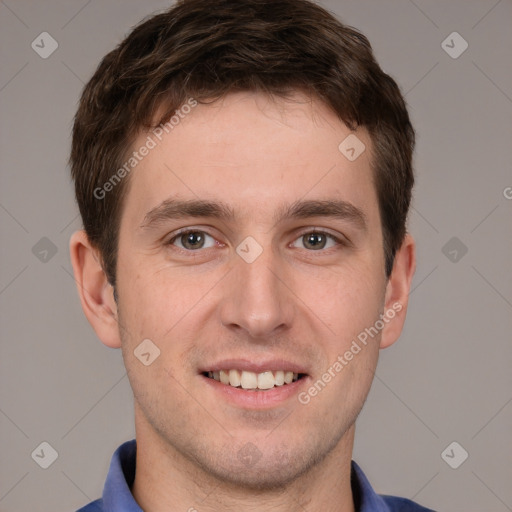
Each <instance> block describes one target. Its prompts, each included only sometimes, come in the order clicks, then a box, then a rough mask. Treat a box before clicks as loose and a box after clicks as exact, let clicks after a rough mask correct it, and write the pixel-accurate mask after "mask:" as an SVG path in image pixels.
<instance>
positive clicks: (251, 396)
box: [200, 375, 309, 409]
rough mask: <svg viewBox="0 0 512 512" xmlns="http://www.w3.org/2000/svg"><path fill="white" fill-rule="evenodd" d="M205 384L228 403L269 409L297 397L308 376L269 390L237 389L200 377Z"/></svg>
mask: <svg viewBox="0 0 512 512" xmlns="http://www.w3.org/2000/svg"><path fill="white" fill-rule="evenodd" d="M200 377H201V378H202V379H204V381H205V383H206V384H207V385H209V386H211V388H212V389H213V390H214V391H215V392H216V393H220V394H221V396H223V398H224V399H225V400H227V401H228V402H231V403H232V404H234V405H236V406H238V407H244V408H246V409H268V408H271V407H276V406H278V405H281V404H282V403H283V402H285V401H286V400H288V399H289V398H291V397H292V396H294V395H296V394H297V393H298V392H299V390H300V389H301V388H302V387H303V386H304V385H305V383H306V381H307V380H308V378H309V377H308V376H304V377H302V378H301V379H299V380H296V381H295V382H292V383H291V384H284V385H282V386H274V387H273V388H271V389H267V390H256V391H249V390H246V389H242V388H235V387H233V386H230V385H229V384H223V383H222V382H219V381H217V380H215V379H210V378H209V377H206V376H204V375H200Z"/></svg>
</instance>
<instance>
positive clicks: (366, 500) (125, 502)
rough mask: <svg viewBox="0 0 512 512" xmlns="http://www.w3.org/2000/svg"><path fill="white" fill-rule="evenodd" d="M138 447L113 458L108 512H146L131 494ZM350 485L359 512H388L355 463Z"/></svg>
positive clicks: (105, 502) (106, 496) (106, 495)
mask: <svg viewBox="0 0 512 512" xmlns="http://www.w3.org/2000/svg"><path fill="white" fill-rule="evenodd" d="M136 454H137V443H136V441H135V439H133V440H131V441H127V442H126V443H123V444H122V445H121V446H120V447H119V448H118V449H117V450H116V451H115V453H114V455H113V456H112V461H111V463H110V469H109V471H108V475H107V480H106V482H105V487H104V489H103V505H104V508H105V511H108V512H143V510H142V509H141V508H140V507H139V505H138V504H137V502H136V501H135V499H134V498H133V495H132V493H131V490H130V489H131V487H132V485H133V482H134V480H135V461H136ZM350 484H351V487H352V494H353V497H354V505H355V510H356V511H357V512H389V507H388V506H387V505H386V503H385V501H384V499H383V498H382V497H381V496H379V495H378V494H376V493H375V491H374V490H373V488H372V486H371V485H370V482H369V481H368V479H367V478H366V476H365V474H364V473H363V471H362V470H361V468H360V467H359V466H358V465H357V464H356V463H355V462H354V461H352V465H351V474H350Z"/></svg>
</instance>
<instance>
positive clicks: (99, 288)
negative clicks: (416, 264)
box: [69, 230, 121, 348]
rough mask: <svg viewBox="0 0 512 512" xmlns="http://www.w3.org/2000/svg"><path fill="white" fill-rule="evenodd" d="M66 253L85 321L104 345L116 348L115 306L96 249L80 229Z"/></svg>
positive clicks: (118, 346) (117, 338) (73, 236)
mask: <svg viewBox="0 0 512 512" xmlns="http://www.w3.org/2000/svg"><path fill="white" fill-rule="evenodd" d="M69 250H70V256H71V264H72V265H73V272H74V275H75V281H76V283H77V288H78V295H79V297H80V302H81V304H82V309H83V311H84V313H85V316H86V317H87V320H89V323H90V324H91V326H92V328H93V329H94V331H95V332H96V334H97V336H98V337H99V338H100V340H101V341H102V342H103V343H104V344H105V345H107V346H108V347H111V348H120V347H121V339H120V336H119V326H118V320H117V304H116V301H115V300H114V295H113V288H112V286H111V285H110V284H109V282H108V280H107V276H106V275H105V272H104V271H103V268H102V265H101V259H100V255H99V252H98V250H97V249H96V248H95V247H93V246H92V245H91V243H90V242H89V239H88V237H87V235H86V233H85V231H83V230H81V231H77V232H75V233H73V235H72V236H71V240H70V243H69Z"/></svg>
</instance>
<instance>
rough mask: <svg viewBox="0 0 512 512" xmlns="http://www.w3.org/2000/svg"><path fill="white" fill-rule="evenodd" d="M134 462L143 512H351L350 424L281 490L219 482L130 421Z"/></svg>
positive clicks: (136, 491)
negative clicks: (302, 511)
mask: <svg viewBox="0 0 512 512" xmlns="http://www.w3.org/2000/svg"><path fill="white" fill-rule="evenodd" d="M136 437H137V459H136V468H137V470H136V474H135V481H134V484H133V486H132V494H133V496H134V498H135V500H136V501H137V503H138V504H139V506H140V507H141V508H142V509H143V510H145V511H147V512H164V511H166V512H168V511H169V510H181V511H188V512H194V511H195V512H197V511H200V512H210V511H217V510H223V511H226V512H235V511H236V512H249V511H251V512H253V511H256V510H262V509H263V510H265V509H266V510H273V511H274V512H292V511H293V512H296V511H297V509H301V508H302V509H306V510H322V511H324V512H354V503H353V497H352V489H351V485H350V470H351V468H350V462H351V455H352V448H353V442H354V425H352V426H351V427H350V428H349V430H348V431H347V432H346V433H345V435H344V436H343V437H342V438H341V440H340V441H339V442H338V444H337V445H336V446H335V447H334V448H333V449H332V450H331V452H330V453H329V454H328V455H327V456H326V457H325V458H324V459H323V460H321V461H320V462H318V463H317V464H315V465H314V466H312V467H311V468H309V469H308V470H307V472H305V473H303V474H302V475H300V476H298V477H297V478H296V479H294V480H293V481H291V482H290V483H288V484H287V485H285V486H283V487H279V488H277V489H275V488H274V489H270V490H269V489H264V490H255V489H247V488H244V487H240V486H236V485H234V484H231V483H229V482H226V481H223V480H219V479H218V478H217V477H216V476H215V475H212V474H211V473H208V472H206V471H205V470H204V469H203V468H202V467H200V466H199V465H198V464H197V463H196V462H195V461H194V460H190V459H189V458H187V457H186V456H184V455H182V454H181V453H179V452H178V451H177V450H176V449H175V448H174V447H173V446H172V445H170V444H169V443H168V442H166V441H165V440H163V439H162V438H161V437H160V436H159V435H158V434H157V433H156V432H155V431H154V430H153V429H152V428H151V427H150V426H149V425H147V423H145V422H143V421H141V420H140V417H139V420H137V418H136Z"/></svg>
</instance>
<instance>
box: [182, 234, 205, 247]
mask: <svg viewBox="0 0 512 512" xmlns="http://www.w3.org/2000/svg"><path fill="white" fill-rule="evenodd" d="M181 243H182V244H183V247H186V248H187V249H197V248H198V247H202V245H203V244H204V238H203V236H202V234H201V233H199V232H198V231H194V232H192V233H186V234H184V235H183V236H182V237H181Z"/></svg>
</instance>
